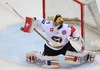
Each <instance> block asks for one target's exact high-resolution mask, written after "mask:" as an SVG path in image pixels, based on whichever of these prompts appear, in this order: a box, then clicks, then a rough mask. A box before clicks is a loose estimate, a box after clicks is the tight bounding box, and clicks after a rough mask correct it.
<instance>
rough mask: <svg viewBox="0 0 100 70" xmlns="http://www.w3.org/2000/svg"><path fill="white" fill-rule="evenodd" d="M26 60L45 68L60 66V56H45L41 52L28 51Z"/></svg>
mask: <svg viewBox="0 0 100 70" xmlns="http://www.w3.org/2000/svg"><path fill="white" fill-rule="evenodd" d="M26 60H27V61H28V62H31V63H35V64H37V65H39V66H41V67H45V68H59V67H60V65H59V59H58V56H53V57H52V56H43V55H42V54H41V53H39V52H28V53H27V54H26Z"/></svg>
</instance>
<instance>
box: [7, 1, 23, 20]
mask: <svg viewBox="0 0 100 70" xmlns="http://www.w3.org/2000/svg"><path fill="white" fill-rule="evenodd" d="M6 5H8V6H9V7H10V8H11V9H12V10H13V11H14V12H15V13H16V14H17V15H18V16H19V17H20V18H22V19H23V20H24V18H23V17H22V16H21V15H20V14H19V13H18V12H17V11H16V10H15V9H14V8H13V7H12V6H11V5H10V4H9V3H8V2H6Z"/></svg>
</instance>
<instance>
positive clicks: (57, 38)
mask: <svg viewBox="0 0 100 70" xmlns="http://www.w3.org/2000/svg"><path fill="white" fill-rule="evenodd" d="M36 20H37V27H38V28H41V29H42V30H43V31H44V32H45V34H46V38H47V40H48V41H49V43H46V45H48V46H49V47H50V48H52V49H54V50H58V49H61V48H62V47H63V46H64V45H66V44H67V43H68V38H69V37H70V36H71V37H77V36H79V35H78V33H77V31H76V29H75V28H74V27H73V26H69V25H68V24H65V23H64V24H63V26H62V27H61V28H60V29H57V28H56V27H55V26H54V25H53V22H52V21H47V20H45V19H38V18H37V19H36ZM33 25H34V23H33ZM51 44H52V45H51ZM55 45H56V46H60V47H59V48H58V47H53V46H55Z"/></svg>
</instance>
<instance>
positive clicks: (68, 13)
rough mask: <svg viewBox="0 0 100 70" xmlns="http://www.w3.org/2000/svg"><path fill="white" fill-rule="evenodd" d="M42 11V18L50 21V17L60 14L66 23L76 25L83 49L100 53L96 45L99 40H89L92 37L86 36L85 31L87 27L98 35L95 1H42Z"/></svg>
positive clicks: (99, 47) (98, 23) (97, 12)
mask: <svg viewBox="0 0 100 70" xmlns="http://www.w3.org/2000/svg"><path fill="white" fill-rule="evenodd" d="M42 9H43V18H46V19H49V20H52V17H54V16H55V15H56V14H60V15H62V17H63V18H64V20H65V21H66V22H67V23H75V24H76V23H78V24H79V25H80V26H79V27H80V28H79V30H80V34H81V36H82V37H83V39H84V40H85V48H86V49H89V50H92V51H100V46H99V45H97V43H100V40H99V39H96V38H95V36H94V39H93V40H91V37H93V36H89V35H87V32H88V31H87V30H86V29H85V28H86V27H87V28H89V29H90V30H92V31H95V32H97V33H99V34H100V20H99V19H100V14H99V10H98V7H97V3H96V0H42ZM95 32H94V33H95ZM91 35H92V34H91ZM87 38H88V40H87Z"/></svg>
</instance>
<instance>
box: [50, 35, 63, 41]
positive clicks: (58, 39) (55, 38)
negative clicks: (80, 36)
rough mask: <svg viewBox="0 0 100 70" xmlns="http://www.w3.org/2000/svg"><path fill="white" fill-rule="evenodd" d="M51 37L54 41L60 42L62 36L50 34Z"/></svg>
mask: <svg viewBox="0 0 100 70" xmlns="http://www.w3.org/2000/svg"><path fill="white" fill-rule="evenodd" d="M51 38H52V40H53V41H55V42H60V43H61V42H62V37H58V36H52V37H51Z"/></svg>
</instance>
